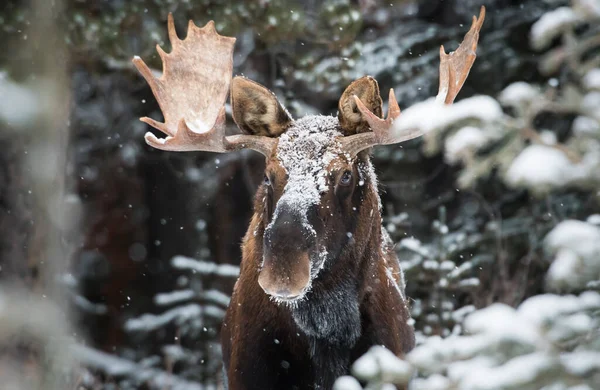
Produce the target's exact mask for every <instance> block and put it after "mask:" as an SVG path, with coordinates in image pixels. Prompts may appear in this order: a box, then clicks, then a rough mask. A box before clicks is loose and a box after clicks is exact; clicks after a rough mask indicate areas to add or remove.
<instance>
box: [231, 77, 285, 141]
mask: <svg viewBox="0 0 600 390" xmlns="http://www.w3.org/2000/svg"><path fill="white" fill-rule="evenodd" d="M231 106H232V111H233V120H234V121H235V123H236V124H237V125H238V127H239V128H240V129H241V130H242V131H243V132H245V133H246V134H252V135H262V136H266V137H278V136H279V135H281V134H282V133H283V132H284V131H285V129H287V128H288V126H289V125H290V123H291V122H292V118H291V117H290V115H289V114H288V113H287V111H286V110H285V109H284V108H283V106H282V105H281V104H279V102H278V101H277V98H276V97H275V95H274V94H273V92H271V91H269V90H268V89H267V88H265V87H263V86H262V85H260V84H259V83H257V82H254V81H252V80H249V79H247V78H245V77H239V76H238V77H234V78H233V80H232V81H231Z"/></svg>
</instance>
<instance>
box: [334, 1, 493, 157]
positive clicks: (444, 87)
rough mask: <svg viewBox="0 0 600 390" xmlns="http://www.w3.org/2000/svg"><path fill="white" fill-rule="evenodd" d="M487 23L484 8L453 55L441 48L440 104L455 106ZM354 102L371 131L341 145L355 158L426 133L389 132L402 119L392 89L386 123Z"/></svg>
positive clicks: (355, 97)
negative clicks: (368, 151)
mask: <svg viewBox="0 0 600 390" xmlns="http://www.w3.org/2000/svg"><path fill="white" fill-rule="evenodd" d="M484 19H485V7H484V6H481V10H480V11H479V18H476V17H475V16H473V23H472V24H471V28H470V29H469V32H467V34H466V35H465V38H464V39H463V41H462V43H461V44H460V46H459V47H458V49H456V51H454V52H451V53H450V54H446V52H445V51H444V46H442V47H441V48H440V87H439V90H438V95H437V97H436V101H437V102H439V103H445V104H452V102H454V98H456V95H457V94H458V92H459V91H460V89H461V88H462V86H463V84H464V83H465V80H466V79H467V76H468V75H469V71H470V70H471V67H472V66H473V62H475V57H476V55H475V51H476V49H477V41H478V40H479V31H480V30H481V26H482V25H483V20H484ZM354 99H355V101H356V106H357V107H358V109H359V110H360V112H361V114H362V115H363V117H364V118H365V120H366V121H367V122H368V123H369V126H370V127H371V130H372V131H371V132H367V133H360V134H354V135H351V136H347V137H344V138H342V139H341V140H340V142H341V143H342V145H343V147H344V149H345V150H346V152H347V153H348V154H350V155H352V156H354V155H356V154H357V153H358V152H360V151H361V150H364V149H367V148H370V147H372V146H375V145H389V144H396V143H400V142H404V141H408V140H410V139H413V138H416V137H419V136H421V135H423V132H422V131H421V130H419V129H409V130H406V131H403V132H401V133H399V134H392V132H391V131H390V130H391V128H392V123H393V121H394V120H395V119H396V118H397V117H399V116H400V107H398V102H397V101H396V96H395V95H394V90H393V89H390V96H389V100H388V115H387V118H386V119H385V120H384V119H381V118H379V117H377V115H375V114H373V113H372V112H371V111H369V109H368V108H367V107H366V106H365V105H364V104H363V102H361V101H360V99H359V98H358V97H357V96H354Z"/></svg>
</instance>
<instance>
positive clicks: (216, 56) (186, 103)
mask: <svg viewBox="0 0 600 390" xmlns="http://www.w3.org/2000/svg"><path fill="white" fill-rule="evenodd" d="M168 31H169V40H170V41H171V45H172V47H173V50H172V51H171V53H168V54H167V53H165V52H164V51H163V50H162V49H161V47H160V46H158V45H157V46H156V50H157V51H158V54H159V55H160V58H161V59H162V62H163V73H162V76H161V77H160V78H156V77H155V76H154V75H153V74H152V71H151V70H150V68H148V66H147V65H146V64H145V63H144V61H143V60H142V59H141V58H139V57H137V56H136V57H135V58H134V59H133V63H134V65H135V66H136V68H137V69H138V71H139V72H140V73H141V74H142V76H144V78H145V79H146V81H147V82H148V84H149V85H150V88H151V89H152V93H153V94H154V97H155V98H156V100H157V102H158V105H159V106H160V109H161V111H162V113H163V116H164V118H165V121H164V123H161V122H158V121H156V120H154V119H151V118H148V117H143V118H140V120H141V121H142V122H145V123H147V124H149V125H150V126H152V127H154V128H156V129H158V130H160V131H161V132H163V133H165V134H166V135H167V137H166V138H163V139H159V138H156V136H154V134H152V133H150V132H148V133H146V135H145V137H144V138H145V139H146V142H147V143H148V145H151V146H153V147H155V148H157V149H161V150H171V151H209V152H219V153H225V152H228V151H233V150H237V149H242V148H249V149H253V150H256V151H259V152H261V153H262V154H264V155H269V154H270V153H271V151H272V149H273V146H274V143H275V141H274V140H271V139H268V138H267V137H256V136H248V135H234V136H228V137H226V136H225V101H226V99H227V94H228V93H229V84H230V82H231V74H232V71H233V46H234V44H235V38H231V37H226V36H222V35H219V34H218V33H217V31H216V30H215V24H214V22H213V21H210V22H208V23H207V24H206V26H204V27H202V28H200V27H197V26H196V25H195V24H194V22H192V21H191V20H190V22H189V24H188V32H187V36H186V38H185V39H183V40H181V39H179V38H178V37H177V32H176V31H175V23H174V21H173V15H172V14H169V18H168Z"/></svg>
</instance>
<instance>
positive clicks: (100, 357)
mask: <svg viewBox="0 0 600 390" xmlns="http://www.w3.org/2000/svg"><path fill="white" fill-rule="evenodd" d="M71 351H72V354H73V355H74V357H75V358H76V359H77V361H78V362H80V363H81V364H82V365H84V366H87V367H92V368H94V369H98V370H100V371H101V372H103V373H105V374H106V375H107V376H109V377H117V378H118V377H123V376H128V377H132V378H135V379H137V380H139V381H141V382H144V383H145V384H146V385H148V386H150V388H157V389H166V388H168V389H171V390H203V389H205V387H204V386H202V385H200V384H198V383H194V382H189V381H186V380H182V379H180V377H179V376H177V375H173V374H171V373H167V372H165V371H162V370H158V369H154V368H146V367H143V366H142V365H141V364H137V363H135V362H132V361H130V360H127V359H123V358H120V357H117V356H115V355H111V354H108V353H105V352H102V351H98V350H96V349H92V348H89V347H86V346H83V345H74V346H72V347H71Z"/></svg>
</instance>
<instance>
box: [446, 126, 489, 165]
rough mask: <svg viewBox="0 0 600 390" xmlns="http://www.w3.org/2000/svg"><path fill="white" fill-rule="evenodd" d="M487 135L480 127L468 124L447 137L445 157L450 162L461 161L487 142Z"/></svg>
mask: <svg viewBox="0 0 600 390" xmlns="http://www.w3.org/2000/svg"><path fill="white" fill-rule="evenodd" d="M488 139H489V137H487V136H486V135H485V134H484V132H483V130H481V129H480V128H478V127H473V126H466V127H462V128H461V129H459V130H458V131H457V132H456V133H454V134H452V135H450V136H449V137H447V138H446V143H445V148H444V150H445V157H446V161H448V162H449V163H450V164H454V163H457V162H459V161H461V160H462V159H463V158H465V156H467V155H469V154H473V153H474V152H475V151H477V149H479V148H481V147H482V146H484V145H485V144H486V142H487V141H488Z"/></svg>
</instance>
